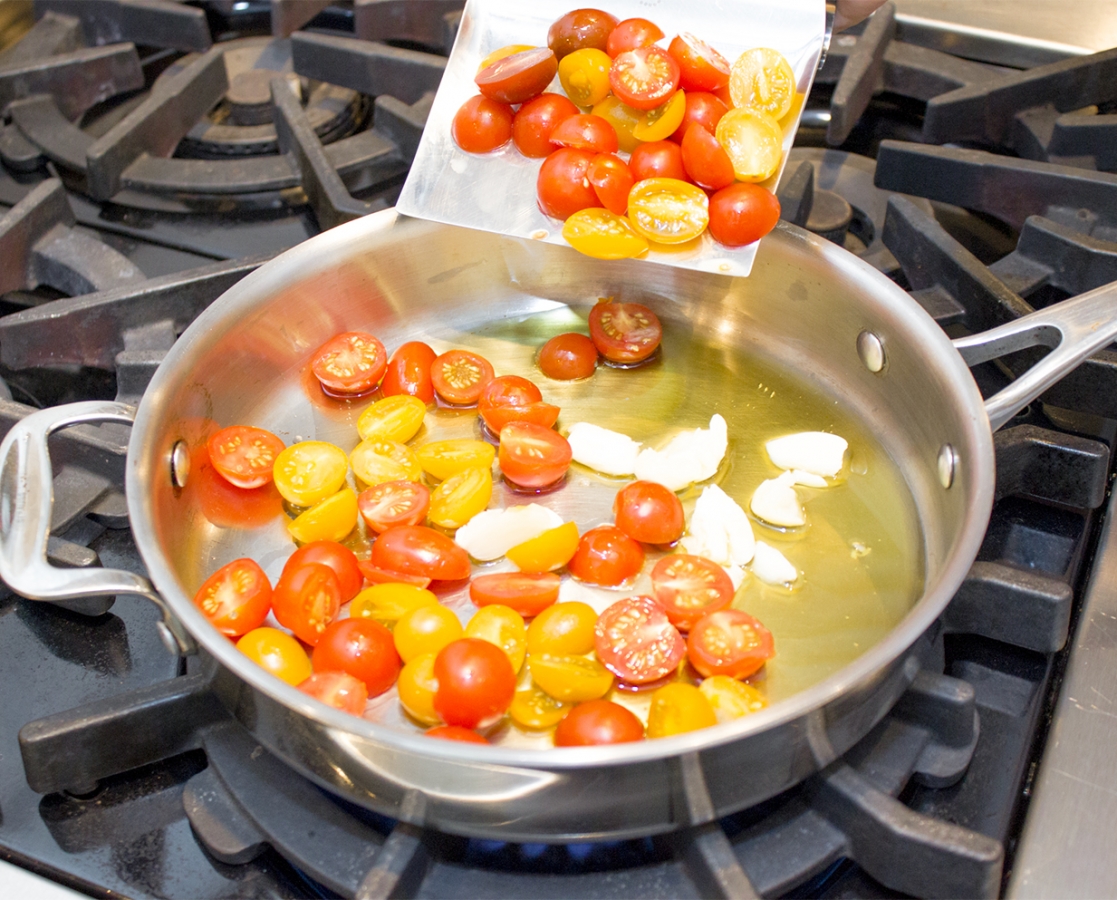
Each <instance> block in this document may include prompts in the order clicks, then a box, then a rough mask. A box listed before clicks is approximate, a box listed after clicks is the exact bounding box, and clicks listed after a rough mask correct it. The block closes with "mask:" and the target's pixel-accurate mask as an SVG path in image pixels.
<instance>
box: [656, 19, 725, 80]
mask: <svg viewBox="0 0 1117 900" xmlns="http://www.w3.org/2000/svg"><path fill="white" fill-rule="evenodd" d="M667 52H668V53H669V54H670V55H671V57H672V58H673V59H674V60H675V62H676V63H678V66H679V83H680V84H681V85H682V86H683V89H684V90H687V91H714V90H717V89H718V88H721V87H725V86H726V85H727V84H729V63H728V62H726V60H725V57H724V56H722V55H721V54H720V53H718V52H717V50H715V49H714V48H713V47H711V46H710V45H709V44H707V43H706V42H705V41H702V40H699V39H698V38H696V37H695V36H694V35H693V34H688V33H686V32H683V33H682V34H680V35H676V36H675V37H674V38H672V39H671V43H670V45H669V46H668V47H667Z"/></svg>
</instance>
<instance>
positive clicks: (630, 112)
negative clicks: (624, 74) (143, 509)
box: [593, 94, 644, 153]
mask: <svg viewBox="0 0 1117 900" xmlns="http://www.w3.org/2000/svg"><path fill="white" fill-rule="evenodd" d="M593 114H594V115H595V116H601V118H603V119H604V120H605V121H606V122H608V123H609V124H610V125H612V126H613V129H614V130H615V131H616V132H617V145H618V147H619V148H620V149H621V150H623V151H624V152H625V153H631V152H632V151H633V150H635V149H636V148H637V147H638V146H639V145H640V141H638V140H637V139H636V135H635V134H634V133H633V132H634V131H635V130H636V126H637V125H639V124H640V122H641V121H642V120H643V118H644V114H643V113H642V112H640V110H638V109H633V108H632V107H631V106H629V105H628V104H627V103H624V102H622V101H621V100H618V99H617V98H616V97H614V96H613V95H612V94H610V95H609V96H608V97H606V98H605V99H604V100H602V101H601V102H600V103H595V104H594V107H593Z"/></svg>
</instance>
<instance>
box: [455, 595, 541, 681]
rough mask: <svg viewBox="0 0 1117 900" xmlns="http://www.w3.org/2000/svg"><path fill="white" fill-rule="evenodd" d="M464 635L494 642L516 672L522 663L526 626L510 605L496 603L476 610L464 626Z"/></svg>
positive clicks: (525, 648) (525, 643)
mask: <svg viewBox="0 0 1117 900" xmlns="http://www.w3.org/2000/svg"><path fill="white" fill-rule="evenodd" d="M465 636H466V637H475V638H480V639H481V640H483V641H488V642H489V643H490V644H496V645H497V646H498V647H499V648H500V649H501V650H503V651H504V652H505V654H506V655H507V656H508V661H509V662H510V663H512V668H513V670H514V671H516V672H519V671H520V668H521V667H522V666H523V664H524V656H525V655H526V654H527V628H526V626H525V625H524V617H523V616H521V615H520V614H519V613H518V612H516V610H514V609H511V608H510V607H507V606H501V605H500V604H499V603H496V604H493V605H492V606H485V607H482V608H481V609H479V610H477V612H476V613H474V614H473V618H472V619H470V620H469V622H468V623H467V624H466V626H465Z"/></svg>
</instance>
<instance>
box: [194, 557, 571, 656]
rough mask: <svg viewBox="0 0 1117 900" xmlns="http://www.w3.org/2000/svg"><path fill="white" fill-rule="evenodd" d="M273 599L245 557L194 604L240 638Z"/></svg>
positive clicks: (221, 572)
mask: <svg viewBox="0 0 1117 900" xmlns="http://www.w3.org/2000/svg"><path fill="white" fill-rule="evenodd" d="M556 577H557V576H556ZM555 595H556V596H558V590H557V588H556V591H555ZM271 599H272V588H271V582H269V581H268V576H267V575H265V574H264V570H263V569H261V568H260V566H259V565H258V564H257V563H256V562H255V561H254V560H251V559H248V558H245V559H234V560H233V561H232V562H231V563H226V564H225V565H223V566H222V567H221V568H220V569H218V570H217V571H216V572H214V573H213V574H212V575H210V576H209V578H207V579H206V580H205V581H204V582H203V583H202V586H201V587H200V588H198V593H196V594H195V595H194V605H195V606H196V607H198V609H200V610H201V611H202V612H203V613H204V614H205V617H206V618H207V619H209V621H210V623H211V624H212V625H213V627H214V628H216V629H217V630H218V631H220V632H221V633H222V634H224V635H226V636H227V637H237V636H239V635H242V634H245V633H247V632H249V631H252V630H253V629H254V628H259V627H260V626H261V625H263V624H264V620H265V619H266V618H267V617H268V610H270V609H271Z"/></svg>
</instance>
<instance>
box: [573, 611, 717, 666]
mask: <svg viewBox="0 0 1117 900" xmlns="http://www.w3.org/2000/svg"><path fill="white" fill-rule="evenodd" d="M715 615H716V614H715ZM594 649H595V650H596V651H597V658H598V659H599V660H601V663H602V665H604V666H605V668H607V669H608V670H609V671H610V672H612V673H613V674H614V675H616V676H617V677H618V678H621V679H623V680H624V681H626V682H629V683H630V684H648V683H649V682H652V681H657V680H658V679H660V678H663V677H664V676H665V675H669V674H671V673H672V672H674V671H675V669H676V668H678V665H679V663H680V662H682V661H683V658H684V657H685V656H686V652H687V645H686V642H685V641H684V640H683V636H682V635H681V634H679V632H678V629H676V628H675V626H674V625H672V624H671V623H670V622H669V621H668V619H667V613H666V611H665V610H664V609H663V607H662V606H660V605H659V604H658V603H656V602H655V601H654V600H653V599H652V598H651V597H644V596H638V597H627V598H625V599H624V600H619V601H617V602H616V603H614V604H613V605H612V606H610V607H608V608H607V609H606V610H605V612H603V613H602V614H601V615H600V616H599V617H598V619H597V625H596V626H595V628H594Z"/></svg>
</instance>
